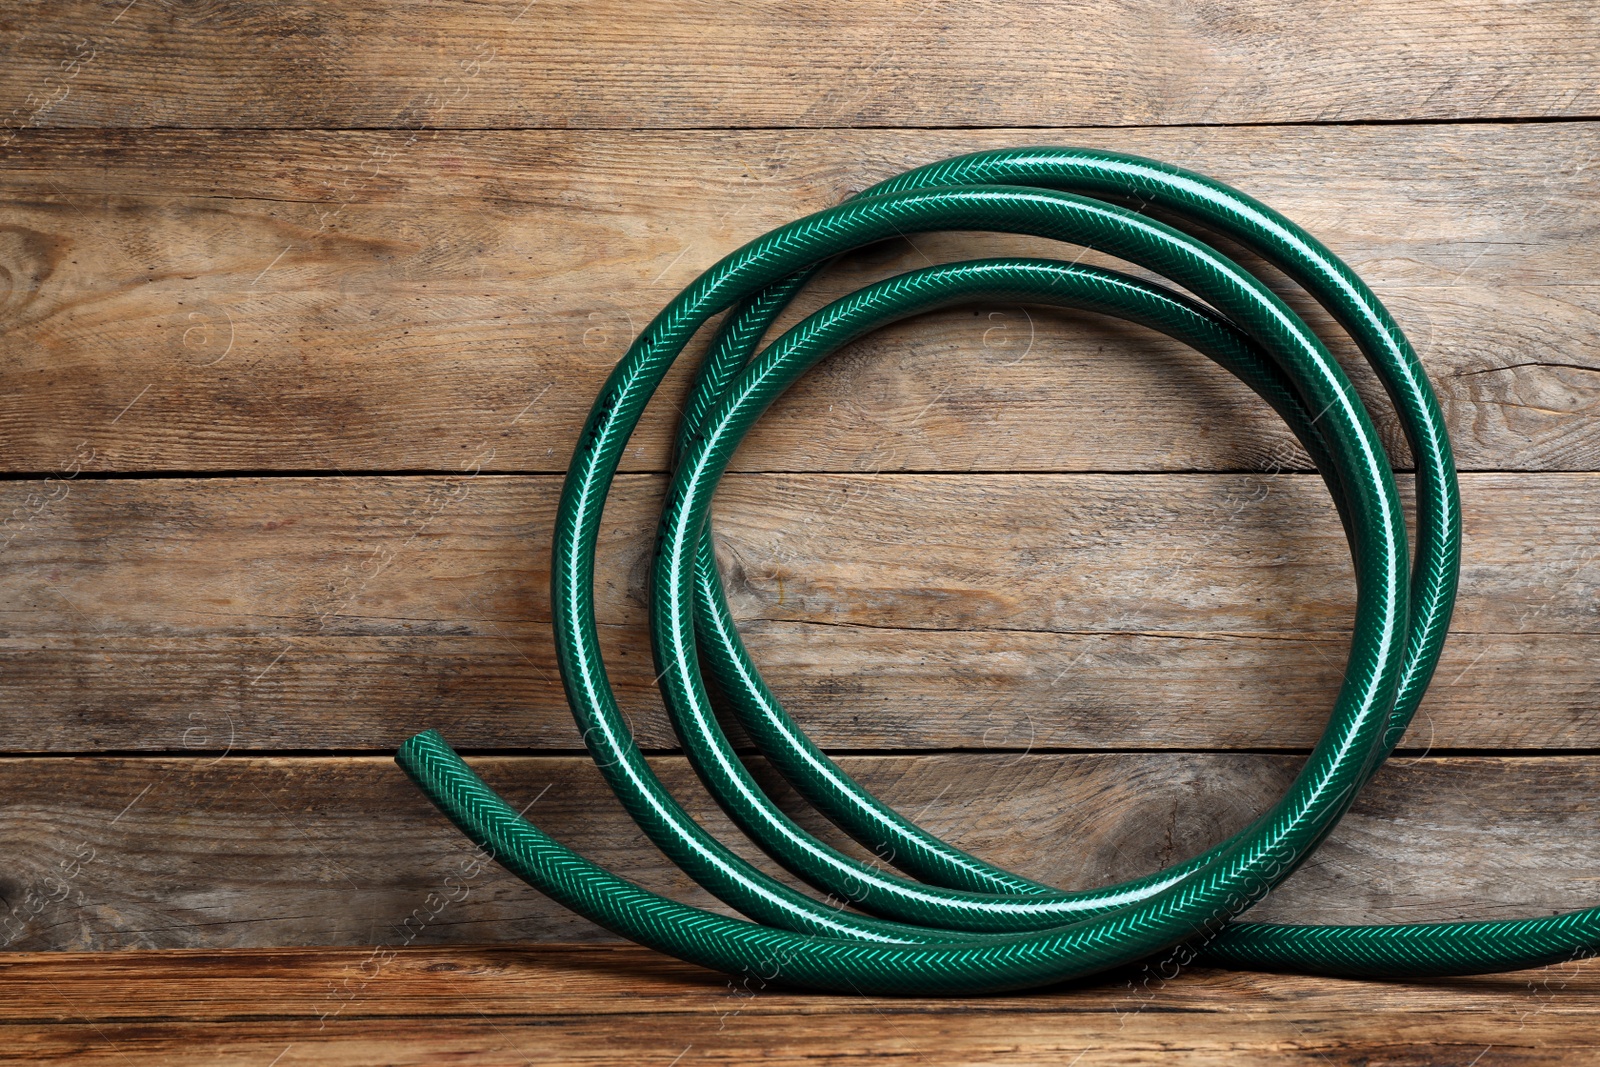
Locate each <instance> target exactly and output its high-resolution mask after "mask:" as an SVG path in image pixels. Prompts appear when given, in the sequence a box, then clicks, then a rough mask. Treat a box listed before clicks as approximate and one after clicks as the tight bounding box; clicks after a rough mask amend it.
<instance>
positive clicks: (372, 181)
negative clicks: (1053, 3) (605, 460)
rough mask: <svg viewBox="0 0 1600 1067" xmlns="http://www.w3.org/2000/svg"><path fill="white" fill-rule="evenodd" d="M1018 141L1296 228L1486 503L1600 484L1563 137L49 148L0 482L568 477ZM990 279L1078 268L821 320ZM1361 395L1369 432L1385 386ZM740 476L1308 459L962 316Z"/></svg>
mask: <svg viewBox="0 0 1600 1067" xmlns="http://www.w3.org/2000/svg"><path fill="white" fill-rule="evenodd" d="M1423 9H1424V8H1422V7H1419V8H1417V10H1423ZM137 11H138V8H135V9H134V10H133V11H132V12H130V14H129V16H128V18H133V17H134V14H135V12H137ZM1019 142H1034V143H1049V142H1055V143H1069V144H1071V143H1078V144H1086V145H1091V146H1102V147H1108V148H1117V149H1121V150H1125V151H1131V152H1136V153H1141V154H1145V155H1149V156H1153V157H1156V158H1160V159H1165V160H1170V161H1174V162H1178V163H1182V164H1184V165H1187V166H1190V167H1193V168H1194V169H1197V170H1200V171H1202V172H1205V173H1207V174H1211V175H1214V176H1216V177H1218V178H1221V179H1223V180H1226V181H1231V182H1234V183H1236V184H1237V185H1239V186H1240V187H1241V188H1242V189H1244V190H1245V191H1247V192H1249V193H1251V194H1252V195H1255V196H1257V197H1259V198H1261V199H1263V200H1265V201H1266V202H1268V203H1270V204H1272V205H1274V206H1275V207H1277V208H1279V209H1280V210H1282V211H1284V212H1285V213H1287V214H1288V215H1289V216H1290V217H1292V218H1294V219H1296V220H1298V221H1299V222H1301V223H1303V224H1304V225H1306V226H1307V227H1308V228H1309V229H1310V230H1311V231H1312V232H1313V233H1315V234H1316V235H1318V237H1319V238H1321V239H1322V240H1324V241H1325V242H1326V243H1327V244H1328V245H1329V246H1330V247H1332V248H1333V249H1334V250H1335V251H1336V252H1337V253H1338V254H1339V255H1341V256H1343V257H1344V258H1346V259H1347V260H1348V261H1349V262H1350V263H1351V264H1352V265H1353V266H1354V267H1355V268H1356V269H1357V271H1358V272H1360V274H1361V275H1362V276H1363V277H1364V278H1365V279H1366V280H1367V281H1368V282H1369V283H1370V284H1372V285H1373V286H1374V287H1375V288H1376V289H1377V291H1378V292H1379V294H1380V296H1381V297H1382V299H1383V300H1384V301H1385V303H1386V304H1388V305H1389V306H1390V307H1391V309H1392V310H1393V311H1394V313H1395V314H1396V316H1397V317H1398V319H1399V321H1400V322H1401V324H1402V325H1403V326H1404V327H1405V329H1406V330H1407V331H1408V333H1409V335H1410V336H1411V337H1412V339H1413V340H1414V341H1415V343H1416V344H1417V346H1418V348H1419V350H1420V351H1421V352H1422V356H1423V360H1424V363H1425V365H1426V367H1427V369H1428V372H1429V374H1430V376H1431V378H1432V380H1433V382H1434V385H1435V387H1436V388H1437V389H1438V391H1439V392H1440V395H1441V397H1442V400H1443V403H1444V406H1445V411H1446V413H1447V421H1448V424H1449V427H1450V431H1451V434H1452V438H1453V441H1454V444H1455V448H1456V451H1457V455H1458V459H1459V462H1460V464H1461V466H1463V467H1464V468H1466V469H1493V470H1503V469H1518V470H1526V469H1557V470H1562V469H1566V470H1593V469H1596V465H1597V464H1600V435H1597V434H1596V433H1595V432H1594V430H1593V419H1592V417H1591V416H1592V414H1593V412H1594V410H1595V405H1596V404H1597V403H1600V392H1597V382H1600V377H1597V375H1596V369H1597V368H1600V348H1597V343H1596V340H1595V339H1596V337H1600V275H1597V272H1596V260H1595V257H1594V255H1593V248H1594V246H1595V243H1596V241H1597V240H1600V206H1597V205H1600V184H1597V183H1600V168H1596V167H1593V166H1590V165H1589V164H1590V163H1591V162H1592V161H1593V160H1594V159H1595V158H1596V155H1597V153H1600V125H1597V124H1596V123H1590V122H1575V123H1554V124H1535V125H1528V124H1517V125H1492V124H1486V125H1455V126H1421V127H1411V126H1405V127H1391V126H1357V127H1269V128H1255V127H1253V128H1207V129H1165V130H1162V129H1155V130H1151V129H1128V130H1112V131H1106V130H1084V129H1043V130H1028V131H1026V132H1025V133H1019V132H1018V131H1015V130H995V129H986V130H948V131H926V130H911V131H907V130H862V131H825V132H809V131H793V130H787V131H785V130H779V131H693V132H681V131H680V132H659V133H648V132H637V131H629V132H611V133H594V132H582V133H579V132H568V131H534V132H516V133H493V132H455V133H441V134H438V135H433V134H429V135H427V136H426V137H420V138H419V137H418V136H417V135H415V134H408V133H405V132H403V131H401V132H394V131H354V132H333V133H315V132H299V131H259V132H231V133H230V132H185V131H170V130H163V131H153V132H148V133H146V132H141V133H138V134H137V135H135V134H128V133H116V132H108V133H107V132H87V131H29V132H28V133H26V134H25V135H22V136H19V137H18V138H17V140H16V141H15V142H14V143H13V144H12V145H10V146H9V147H8V148H7V150H6V151H7V157H6V163H5V166H4V168H0V199H3V201H4V203H5V207H4V208H3V210H0V275H7V276H9V277H7V278H6V281H7V282H8V284H7V285H6V286H4V289H5V290H6V291H7V292H6V296H5V297H4V299H3V300H0V325H3V326H4V328H5V333H4V339H3V341H0V372H3V373H4V375H5V380H6V383H7V384H6V388H5V390H4V395H3V396H0V440H3V441H4V443H5V448H4V449H3V452H0V466H3V469H5V470H9V471H20V472H34V473H49V472H54V471H59V470H61V469H63V468H66V467H69V466H73V465H76V466H79V467H83V468H85V469H90V470H95V471H135V470H136V471H150V470H168V471H173V470H176V471H200V470H211V471H235V472H237V471H248V470H322V471H329V472H345V471H392V470H438V471H456V470H459V469H461V468H462V467H463V466H464V465H469V466H475V467H478V468H482V469H488V470H502V471H560V470H564V469H565V465H566V461H567V459H568V458H569V456H570V454H571V449H572V444H573V441H574V440H575V438H576V435H577V432H578V428H579V426H580V425H581V422H582V419H583V416H584V414H585V413H586V412H587V410H588V407H589V405H590V403H591V402H592V401H593V398H594V395H595V393H596V392H597V391H598V389H599V386H600V383H601V381H602V380H603V378H604V376H605V375H606V374H607V373H608V372H609V371H610V369H611V366H612V365H613V364H614V363H615V361H616V360H617V359H618V358H619V357H620V355H621V354H622V352H623V350H624V348H625V346H626V344H627V343H628V341H629V340H630V339H631V338H632V336H633V334H634V333H635V332H636V331H637V330H638V329H639V328H641V327H642V326H643V325H644V324H645V323H646V322H648V321H649V319H650V318H651V317H652V316H653V315H654V314H655V313H656V311H658V310H659V309H660V307H661V306H662V305H663V304H664V303H665V302H666V301H667V300H668V299H670V297H671V296H672V295H673V294H674V293H675V292H676V291H677V290H678V289H679V288H680V287H681V286H682V285H684V284H686V283H687V282H688V281H689V280H690V279H691V278H692V277H693V276H694V275H695V274H696V273H697V272H698V271H700V270H702V269H704V268H705V267H707V266H709V265H710V264H711V263H713V262H714V261H715V260H716V259H718V258H719V257H721V256H722V255H723V254H725V253H727V252H729V251H731V250H733V249H734V248H737V247H738V246H739V245H740V244H741V243H743V242H744V241H747V240H749V239H751V238H753V237H755V236H757V235H759V234H761V233H762V232H764V231H766V230H767V229H769V228H771V227H773V226H777V225H780V224H782V223H784V222H787V221H789V220H791V219H793V218H796V217H799V216H801V215H804V214H806V213H809V212H812V211H816V210H818V209H820V208H823V207H826V206H829V205H831V204H834V203H837V202H838V201H839V200H840V199H842V198H843V197H845V196H847V195H849V194H850V193H852V192H854V191H857V190H859V189H861V188H863V187H864V186H866V185H868V184H870V183H871V182H874V181H877V180H879V179H881V178H885V177H887V176H889V175H892V174H895V173H898V172H899V171H901V170H904V169H905V168H907V167H910V166H913V165H916V164H919V163H924V162H928V161H931V160H935V159H939V158H943V157H945V156H949V155H952V154H955V153H959V152H963V151H968V150H974V149H978V148H984V147H995V146H1001V145H1012V144H1017V143H1019ZM1004 252H1017V253H1024V252H1026V253H1030V254H1033V253H1037V254H1045V255H1054V256H1060V255H1062V254H1063V253H1062V250H1061V248H1060V246H1058V245H1051V244H1049V243H1047V242H1031V241H1026V240H1022V239H1004V238H996V237H977V236H974V235H918V236H915V237H914V238H912V239H908V241H907V242H905V243H901V244H893V243H891V244H890V245H886V246H882V247H879V248H876V249H873V250H871V252H870V253H863V254H862V255H859V256H857V257H855V258H853V259H852V260H850V261H849V262H848V263H846V264H845V265H844V266H843V267H841V268H839V269H838V270H837V271H836V272H835V273H834V274H833V275H832V276H830V278H828V279H825V280H824V281H823V282H822V283H819V286H818V288H817V292H816V293H815V294H814V295H813V296H812V297H811V298H810V299H809V302H808V303H807V304H806V305H805V307H806V308H808V309H809V308H811V307H814V306H816V305H817V304H818V303H820V302H821V301H822V300H823V299H824V298H831V297H833V296H837V295H840V294H841V293H842V292H843V291H845V290H848V289H853V288H855V287H857V286H859V285H861V284H864V283H865V282H867V281H869V280H872V279H875V278H877V277H880V276H882V275H884V274H887V273H892V272H895V271H899V270H904V269H910V268H915V267H920V266H923V265H925V264H926V263H928V262H929V261H938V260H948V259H960V258H970V257H972V256H974V255H993V254H1000V253H1004ZM1094 258H1095V257H1090V259H1091V260H1093V259H1094ZM1292 302H1293V303H1295V305H1296V306H1297V307H1299V308H1301V309H1302V310H1305V311H1306V313H1307V315H1308V316H1309V317H1310V318H1311V319H1312V321H1313V322H1314V323H1316V324H1319V325H1321V326H1323V327H1326V326H1327V325H1328V324H1327V321H1326V316H1324V315H1322V314H1321V313H1320V311H1317V312H1315V313H1313V311H1312V309H1310V308H1307V306H1306V305H1307V303H1308V302H1307V301H1306V299H1305V298H1303V297H1296V296H1292ZM1324 332H1325V333H1327V330H1326V329H1325V330H1324ZM1329 336H1330V338H1331V337H1332V335H1331V334H1329ZM1347 347H1348V346H1345V347H1337V346H1336V350H1337V351H1339V352H1340V353H1341V354H1342V355H1345V356H1348V355H1349V352H1348V351H1347V350H1346V349H1347ZM686 369H687V368H685V372H686ZM1357 378H1358V381H1360V382H1362V383H1364V384H1363V389H1364V391H1365V392H1366V394H1367V395H1369V396H1370V397H1371V398H1372V400H1373V403H1374V404H1376V405H1377V406H1378V407H1380V408H1381V407H1382V406H1383V405H1382V402H1381V396H1380V395H1379V394H1380V392H1381V391H1380V390H1378V389H1376V387H1375V386H1374V385H1373V383H1372V381H1371V378H1370V375H1366V374H1363V373H1358V374H1357ZM686 381H687V378H686V376H685V373H676V374H675V375H674V376H673V377H672V378H671V379H670V380H669V382H668V385H667V386H666V387H665V389H664V393H665V395H664V396H663V398H662V400H661V401H659V402H658V403H657V404H656V405H654V406H653V407H652V410H651V413H650V414H649V415H647V418H646V425H645V426H644V428H642V429H641V432H640V433H639V435H638V436H637V438H636V442H635V446H634V448H632V449H630V451H629V454H628V456H627V457H626V459H625V464H626V466H627V468H628V469H633V470H660V469H662V468H663V465H664V460H665V448H666V441H667V436H668V434H669V432H670V429H671V426H672V422H673V420H674V419H675V417H676V413H675V410H674V408H673V406H672V403H671V402H670V400H671V398H675V397H678V396H679V395H681V392H682V390H683V388H684V385H685V382H686ZM1380 421H1383V422H1384V423H1385V425H1386V426H1387V431H1386V432H1387V437H1388V439H1389V441H1390V444H1391V447H1392V448H1393V449H1394V450H1395V454H1396V456H1397V458H1398V459H1401V460H1403V458H1404V455H1405V453H1404V449H1403V445H1402V443H1401V442H1400V440H1399V438H1398V435H1397V434H1396V433H1395V431H1394V428H1393V426H1392V424H1391V423H1390V422H1389V420H1387V419H1383V420H1380ZM736 464H737V466H739V467H740V468H741V469H745V470H782V471H799V470H867V471H878V470H951V471H960V470H1040V471H1050V470H1160V469H1166V470H1237V469H1266V470H1278V469H1286V468H1295V467H1303V466H1304V465H1305V461H1304V459H1303V457H1302V456H1301V455H1300V453H1299V451H1298V450H1297V449H1296V448H1295V447H1294V445H1293V443H1292V441H1290V439H1289V437H1288V435H1287V433H1286V432H1285V431H1284V430H1283V429H1282V427H1281V425H1280V424H1278V423H1277V422H1276V421H1275V419H1274V418H1273V417H1272V416H1271V415H1270V413H1269V412H1267V411H1266V410H1265V409H1264V406H1263V405H1261V404H1260V403H1259V402H1258V401H1256V399H1255V398H1254V397H1253V396H1251V395H1250V394H1249V393H1248V391H1247V390H1245V389H1243V388H1242V387H1241V386H1239V385H1238V384H1237V383H1235V382H1234V381H1233V380H1232V379H1231V378H1229V377H1228V376H1227V375H1226V374H1223V373H1222V372H1220V371H1218V370H1217V369H1216V368H1214V367H1212V366H1211V365H1210V364H1209V363H1207V362H1206V361H1204V360H1203V359H1201V358H1199V357H1197V356H1195V355H1194V354H1193V353H1192V352H1189V351H1187V350H1185V349H1182V348H1180V347H1179V346H1177V345H1175V344H1173V343H1171V342H1167V341H1165V340H1164V339H1157V338H1154V337H1152V336H1150V335H1149V334H1147V333H1146V332H1145V331H1142V330H1137V329H1133V328H1128V327H1122V326H1119V325H1116V324H1113V323H1109V322H1106V321H1102V320H1099V319H1091V318H1088V317H1081V316H1068V315H1065V314H1064V313H1052V312H1047V311H1033V312H1025V311H1024V309H1020V308H1015V307H1010V308H979V309H974V310H958V311H950V312H943V313H940V314H937V315H933V316H928V317H924V318H922V319H919V320H917V321H914V322H911V323H906V324H903V325H901V326H897V327H894V328H891V329H889V330H886V331H884V332H882V333H880V334H878V335H875V336H874V337H872V338H869V339H867V340H865V341H863V342H861V343H858V344H856V345H854V346H851V347H850V348H849V349H847V350H846V351H845V352H843V353H841V354H840V355H839V356H837V357H835V358H834V359H833V360H832V361H830V362H829V363H827V364H825V365H824V367H823V368H821V369H819V370H818V371H817V372H816V373H815V374H813V375H811V376H810V377H809V378H808V379H807V380H806V381H805V382H803V383H801V385H800V386H798V387H797V388H796V389H795V390H794V391H793V393H792V395H791V396H789V397H786V398H785V399H784V400H782V401H780V402H779V404H778V405H776V407H775V408H774V409H773V411H772V412H771V413H770V414H769V415H768V416H767V417H766V418H765V419H764V420H763V422H762V424H761V425H760V427H758V429H757V432H756V434H755V435H754V436H753V437H752V439H751V440H750V442H749V444H748V446H747V447H746V448H745V449H744V450H742V451H741V454H740V456H739V457H738V458H737V459H736Z"/></svg>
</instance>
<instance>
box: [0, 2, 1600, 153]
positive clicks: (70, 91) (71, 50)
mask: <svg viewBox="0 0 1600 1067" xmlns="http://www.w3.org/2000/svg"><path fill="white" fill-rule="evenodd" d="M708 29H709V30H710V31H711V32H708ZM0 32H4V33H5V34H6V36H7V37H9V38H10V39H11V40H12V41H13V42H14V48H15V54H14V59H13V62H11V63H9V64H7V70H6V71H5V74H4V77H0V100H4V101H6V102H7V106H8V108H10V109H11V114H10V116H9V119H8V120H7V122H6V125H7V126H11V127H16V126H30V125H51V126H56V125H70V126H294V127H395V128H403V129H412V128H426V127H440V126H469V127H493V126H500V127H503V126H556V127H579V128H583V127H595V126H602V127H604V126H620V127H629V128H633V127H657V126H853V125H874V126H876V125H885V126H927V125H935V126H941V125H952V126H962V125H965V126H971V125H976V124H979V123H988V124H996V125H1014V126H1040V125H1045V124H1047V123H1059V122H1071V123H1083V124H1087V125H1160V124H1165V123H1174V122H1182V123H1188V122H1223V123H1227V122H1254V121H1262V120H1268V121H1274V122H1284V121H1329V120H1337V119H1372V118H1381V119H1395V118H1407V119H1451V118H1469V117H1470V118H1497V117H1505V116H1554V115H1592V114H1594V113H1595V112H1596V95H1595V84H1594V80H1593V77H1592V63H1593V47H1594V42H1595V39H1596V37H1597V35H1600V22H1597V20H1596V18H1595V15H1594V12H1593V10H1592V9H1591V8H1589V7H1588V6H1587V5H1584V4H1582V3H1579V2H1577V0H1558V2H1554V3H1546V4H1541V5H1539V6H1538V7H1536V8H1529V7H1527V6H1523V5H1515V4H1510V3H1491V4H1483V3H1474V2H1467V0H1429V2H1427V3H1421V4H1408V3H1404V2H1402V0H1380V2H1375V3H1368V4H1363V5H1360V6H1359V7H1355V8H1343V7H1334V8H1330V9H1325V10H1318V11H1307V10H1306V9H1304V8H1303V7H1300V6H1297V5H1295V4H1293V3H1291V2H1289V0H1272V2H1265V3H1240V2H1233V3H1227V4H1223V5H1220V6H1214V7H1208V8H1206V9H1205V10H1203V11H1202V10H1197V9H1193V8H1190V7H1188V6H1185V5H1182V4H1178V3H1172V2H1154V3H1145V4H1140V5H1137V6H1132V7H1118V6H1114V5H1102V4H1084V3H1060V2H1057V3H1050V4H1026V3H1021V2H1019V0H1008V2H1006V3H1001V4H996V5H993V6H990V7H986V8H984V9H983V11H982V12H981V13H975V12H966V13H962V14H959V15H958V14H956V13H955V12H945V11H943V10H941V9H934V8H931V7H929V6H927V5H923V6H915V5H902V4H895V3H890V2H888V0H864V2H858V3H850V4H844V5H838V4H834V5H821V4H816V3H807V4H796V5H782V6H772V5H754V6H748V7H747V6H743V5H735V6H713V5H708V4H690V5H686V6H661V5H655V4H644V3H637V2H622V0H611V2H607V3H599V4H577V3H570V2H569V3H556V4H544V3H541V4H539V5H538V6H537V7H530V6H529V5H528V4H527V2H526V0H506V2H504V3H497V4H488V5H484V4H468V3H462V2H454V3H448V4H426V5H416V4H412V5H405V6H404V8H403V9H402V10H396V9H395V5H392V4H387V3H381V2H377V0H347V2H343V3H339V4H316V3H311V2H308V0H297V2H292V3H264V2H259V0H256V2H250V0H231V2H228V3H225V4H213V5H206V6H202V7H195V8H179V9H169V8H165V7H159V6H155V5H148V6H146V5H132V6H130V7H127V8H125V9H124V8H123V7H122V5H119V4H115V3H113V4H106V3H93V2H87V0H75V2H72V3H63V4H59V5H52V6H51V8H49V9H47V10H46V11H44V12H35V11H34V10H33V9H32V8H31V7H30V8H26V9H19V10H17V11H16V12H13V13H12V14H11V15H10V16H9V17H8V18H7V20H6V22H5V23H0ZM246 40H248V41H251V42H254V43H256V44H257V47H254V48H248V49H244V48H240V47H238V45H239V42H240V41H246ZM1424 40H1425V41H1426V42H1427V44H1428V47H1427V48H1418V47H1415V42H1417V41H1424Z"/></svg>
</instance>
